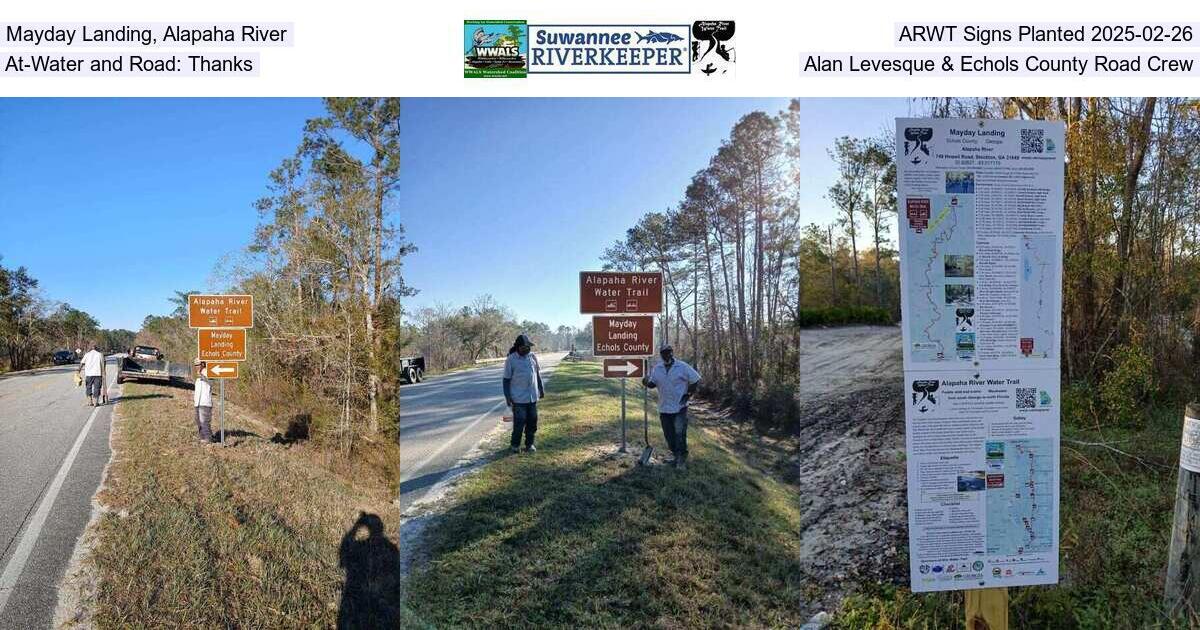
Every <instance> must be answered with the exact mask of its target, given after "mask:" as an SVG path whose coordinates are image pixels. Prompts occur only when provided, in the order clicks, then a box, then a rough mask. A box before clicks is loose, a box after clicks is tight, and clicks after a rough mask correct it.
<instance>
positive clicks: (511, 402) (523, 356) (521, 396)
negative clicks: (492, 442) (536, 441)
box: [504, 335, 546, 453]
mask: <svg viewBox="0 0 1200 630" xmlns="http://www.w3.org/2000/svg"><path fill="white" fill-rule="evenodd" d="M532 348H533V342H531V341H529V337H526V336H525V335H517V340H516V342H514V343H513V346H512V348H510V349H509V351H508V357H507V358H506V359H504V402H505V403H507V404H508V406H509V407H512V410H513V429H512V440H511V441H510V442H509V446H510V448H511V450H512V452H514V453H517V452H520V450H521V434H522V433H524V434H525V451H526V452H527V453H532V452H534V451H536V450H537V447H535V446H534V445H533V434H534V433H536V432H537V421H538V415H537V401H538V400H539V399H541V398H543V397H544V396H545V395H546V392H545V390H544V389H542V371H541V368H540V367H539V366H538V360H537V355H535V354H534V353H533V352H531V349H532Z"/></svg>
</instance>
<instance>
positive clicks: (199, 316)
mask: <svg viewBox="0 0 1200 630" xmlns="http://www.w3.org/2000/svg"><path fill="white" fill-rule="evenodd" d="M188 326H189V327H190V328H195V329H196V358H197V359H199V360H201V361H204V362H205V367H204V376H206V377H207V378H212V379H217V381H218V382H220V384H221V394H220V412H219V414H218V421H219V423H220V432H221V446H225V381H226V379H231V378H237V377H238V374H239V372H240V369H239V368H240V365H239V364H240V363H241V362H242V361H245V360H246V356H247V352H246V329H248V328H253V327H254V296H253V295H201V294H193V295H189V296H188Z"/></svg>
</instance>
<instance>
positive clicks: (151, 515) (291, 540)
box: [91, 384, 399, 628]
mask: <svg viewBox="0 0 1200 630" xmlns="http://www.w3.org/2000/svg"><path fill="white" fill-rule="evenodd" d="M117 409H118V419H117V420H116V422H115V427H114V431H115V432H116V434H115V436H114V440H113V444H114V448H115V454H114V461H113V464H112V467H111V469H110V472H109V478H108V484H107V487H106V488H105V489H104V490H103V491H102V493H101V495H100V499H101V501H102V503H103V504H104V505H105V506H106V508H107V511H106V513H105V514H104V515H103V516H102V517H101V519H100V521H99V523H98V525H97V533H98V534H99V541H98V544H97V546H96V548H95V551H94V553H93V555H92V559H91V562H93V563H95V566H96V568H97V572H98V574H99V576H100V584H99V588H98V593H97V598H96V599H97V603H96V615H95V619H96V621H97V625H98V626H99V627H121V628H126V627H180V626H192V627H244V628H265V627H271V628H298V627H306V628H307V627H331V626H335V625H336V626H340V627H383V626H390V625H394V623H395V619H396V615H397V612H398V608H397V590H396V589H397V575H398V562H397V561H398V557H397V542H398V541H397V531H398V526H399V514H398V510H397V509H396V506H395V504H394V503H393V497H394V492H393V490H392V488H391V487H390V484H389V482H388V481H387V478H388V473H387V472H381V471H378V470H374V468H377V467H378V466H380V462H379V461H378V459H379V457H380V456H379V454H378V452H379V451H375V455H374V456H373V457H372V458H370V462H369V463H362V462H358V461H353V460H351V461H347V460H345V459H343V458H340V457H337V456H335V455H332V454H331V453H330V452H329V451H328V450H325V449H322V448H319V447H317V446H315V445H311V444H306V443H304V442H293V443H290V444H289V443H282V442H280V441H272V440H271V438H272V436H274V434H275V431H276V430H277V429H276V428H275V427H274V426H272V425H269V424H266V423H263V422H261V421H257V420H255V419H254V418H251V417H249V414H246V413H244V412H242V411H240V410H238V409H237V408H236V407H232V408H231V409H230V410H228V411H227V412H226V413H227V422H228V427H227V429H228V430H229V431H228V432H227V434H226V439H227V441H228V446H227V447H226V448H220V447H215V446H203V445H200V444H199V443H198V440H197V437H196V431H195V427H194V422H193V415H192V408H191V391H190V390H187V389H177V388H170V387H162V386H155V385H145V384H127V385H125V395H124V397H123V399H122V400H121V401H120V402H119V403H118V407H117ZM214 424H215V420H214ZM363 515H373V516H367V517H366V518H365V519H364V520H362V522H363V523H370V525H372V526H373V527H374V528H375V530H376V532H377V534H376V535H368V533H367V528H365V527H364V528H358V531H357V532H356V533H351V532H352V530H353V529H354V528H355V525H356V521H360V519H363Z"/></svg>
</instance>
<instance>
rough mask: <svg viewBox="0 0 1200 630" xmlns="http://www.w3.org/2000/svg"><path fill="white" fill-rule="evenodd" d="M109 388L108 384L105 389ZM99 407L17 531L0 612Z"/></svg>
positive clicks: (0, 586)
mask: <svg viewBox="0 0 1200 630" xmlns="http://www.w3.org/2000/svg"><path fill="white" fill-rule="evenodd" d="M109 387H111V385H109V386H107V387H106V389H108V388H109ZM109 404H111V403H109ZM102 408H103V407H93V408H92V414H91V415H90V416H88V420H87V422H85V423H84V425H83V428H82V429H80V430H79V435H78V436H76V438H75V444H74V445H72V446H71V450H70V451H69V452H68V453H67V457H66V458H65V459H63V463H62V465H61V466H59V467H58V474H56V475H54V481H52V482H51V483H50V487H49V488H47V489H46V494H45V495H43V496H42V502H41V503H39V504H38V508H37V511H36V512H34V513H33V518H32V519H30V520H29V525H28V526H27V527H26V528H25V531H24V532H23V533H22V534H21V542H19V543H17V549H16V551H14V552H13V555H12V557H11V558H9V560H8V566H6V567H4V573H2V574H0V613H3V612H4V607H5V606H7V605H8V598H9V596H10V595H12V592H13V591H14V590H15V589H16V587H17V578H19V577H21V572H22V571H24V570H25V563H26V562H28V561H29V556H30V554H32V553H33V546H34V545H35V544H37V540H38V537H39V536H41V533H42V526H43V525H45V524H46V518H47V517H48V516H50V508H52V507H54V501H55V500H56V499H57V498H58V491H59V490H61V489H62V486H63V483H64V482H65V481H66V480H67V474H68V473H70V472H71V466H72V465H73V464H74V463H75V457H76V456H78V455H79V449H80V448H82V447H83V441H84V440H85V439H87V435H88V432H89V431H91V428H92V424H93V423H94V422H95V421H96V415H97V414H99V413H100V410H101V409H102Z"/></svg>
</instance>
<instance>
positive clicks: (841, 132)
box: [800, 98, 927, 235]
mask: <svg viewBox="0 0 1200 630" xmlns="http://www.w3.org/2000/svg"><path fill="white" fill-rule="evenodd" d="M926 108H927V106H926V105H925V104H924V103H921V102H920V101H913V100H912V99H906V98H806V99H804V100H803V101H801V103H800V161H801V171H800V208H801V213H802V214H801V218H802V220H803V222H804V223H805V224H809V223H817V224H819V225H828V224H829V223H831V222H832V221H834V220H835V219H836V212H835V211H834V209H833V207H832V206H831V205H830V203H829V200H828V199H826V195H827V194H828V192H829V187H830V186H832V185H833V184H834V182H835V181H836V180H837V166H836V165H835V164H834V163H833V161H832V160H830V159H829V156H828V153H826V151H827V150H828V149H829V148H831V147H833V143H834V141H835V140H837V139H838V138H840V137H842V136H850V137H853V138H873V137H878V136H879V135H880V134H881V133H886V134H887V135H888V136H889V137H890V136H891V135H892V134H894V133H895V127H896V123H895V119H896V118H904V117H908V116H921V115H923V114H924V112H925V110H926ZM864 224H865V223H864ZM891 233H892V234H893V235H895V233H896V230H895V228H894V226H893V229H892V232H891Z"/></svg>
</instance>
